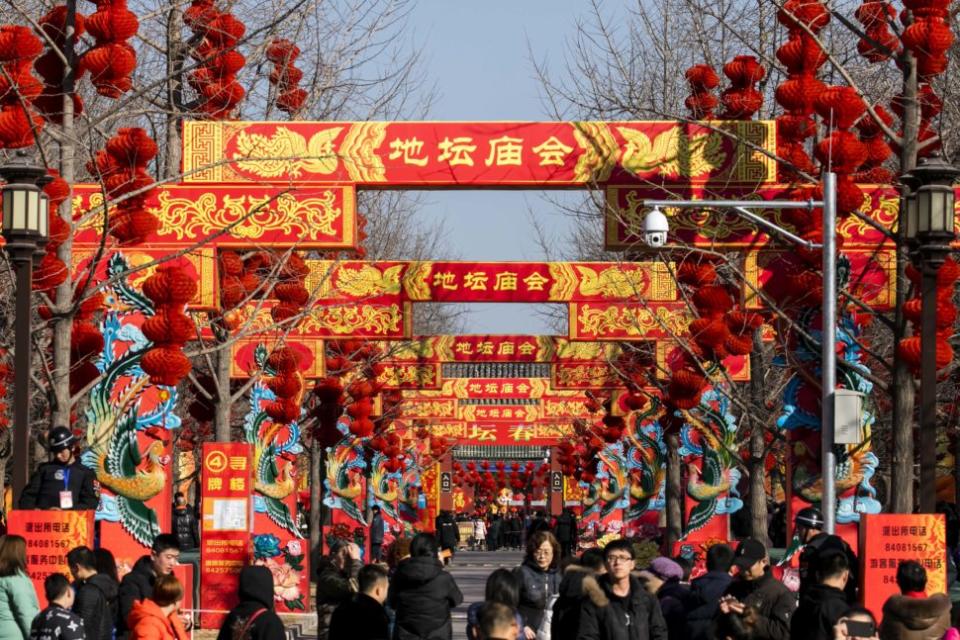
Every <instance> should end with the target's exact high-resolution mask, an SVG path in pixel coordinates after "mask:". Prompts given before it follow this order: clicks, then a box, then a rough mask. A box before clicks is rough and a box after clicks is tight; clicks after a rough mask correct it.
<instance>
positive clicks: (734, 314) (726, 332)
mask: <svg viewBox="0 0 960 640" xmlns="http://www.w3.org/2000/svg"><path fill="white" fill-rule="evenodd" d="M677 280H678V281H679V282H680V284H681V285H684V286H686V287H687V288H689V289H690V291H691V292H692V295H691V298H692V301H693V306H694V307H695V308H696V310H697V315H698V316H699V317H698V318H697V319H696V320H694V321H693V322H691V323H690V326H689V329H688V330H689V333H690V340H691V344H690V345H688V349H677V350H676V351H675V358H674V359H673V362H672V363H671V375H670V383H669V385H668V392H667V396H666V398H664V400H665V401H666V402H667V404H668V405H670V406H671V407H675V408H677V409H691V408H693V407H695V406H697V404H699V403H700V396H701V395H702V394H703V392H704V391H705V390H706V388H707V386H708V384H709V381H708V380H707V378H706V376H704V375H703V373H702V371H701V368H700V364H699V363H700V362H701V361H709V362H715V363H720V362H722V361H723V359H724V358H726V357H727V356H730V355H738V356H743V355H747V354H749V353H750V352H751V351H752V350H753V333H754V331H756V330H757V329H759V328H760V327H761V326H762V325H763V318H762V316H760V315H759V314H757V313H753V312H748V311H744V310H741V309H735V307H736V306H737V305H736V302H735V301H734V298H733V295H731V293H730V290H729V289H728V288H727V287H725V286H723V285H722V284H720V283H718V281H717V270H716V266H715V265H714V264H713V263H711V262H710V261H694V260H685V261H683V262H682V263H681V264H680V266H679V267H678V268H677Z"/></svg>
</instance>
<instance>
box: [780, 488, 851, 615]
mask: <svg viewBox="0 0 960 640" xmlns="http://www.w3.org/2000/svg"><path fill="white" fill-rule="evenodd" d="M793 524H794V529H795V530H796V533H795V534H794V535H795V536H796V537H797V539H798V540H800V542H802V543H803V549H802V550H801V551H800V595H801V596H802V595H803V594H804V593H806V591H807V589H809V588H810V587H812V586H813V585H815V584H816V583H817V577H816V575H815V572H814V567H816V566H817V557H818V556H819V555H820V554H821V553H823V554H831V553H834V552H837V551H840V552H842V553H843V554H844V555H845V556H847V566H848V567H849V569H850V579H849V580H848V581H847V586H846V587H845V588H844V590H843V591H844V593H846V596H847V602H849V603H850V604H853V603H854V602H856V601H857V568H858V567H859V563H858V562H857V554H855V553H854V552H853V549H851V548H850V545H849V544H847V542H846V540H844V539H843V538H841V537H840V536H837V535H832V534H829V533H826V532H825V531H823V514H822V513H821V512H820V510H819V509H817V508H816V507H806V508H804V509H801V510H800V511H798V512H797V516H796V517H795V518H794V520H793Z"/></svg>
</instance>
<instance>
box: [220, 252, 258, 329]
mask: <svg viewBox="0 0 960 640" xmlns="http://www.w3.org/2000/svg"><path fill="white" fill-rule="evenodd" d="M262 263H263V259H262V258H257V259H256V260H254V259H253V257H251V258H250V259H248V260H247V261H244V259H243V258H242V257H240V255H239V254H238V253H237V252H235V251H224V252H222V253H221V254H220V269H219V273H220V309H221V310H222V312H223V324H224V327H226V329H228V330H233V329H235V328H236V327H237V325H238V324H239V323H240V314H239V313H238V312H237V311H236V310H235V309H236V307H238V306H240V304H241V303H242V302H243V301H244V300H246V299H247V297H248V296H250V295H251V294H252V293H254V292H255V291H256V290H257V288H258V287H259V286H260V282H261V280H260V276H259V275H258V274H257V269H256V268H255V267H256V266H258V265H260V264H262Z"/></svg>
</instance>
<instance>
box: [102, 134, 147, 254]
mask: <svg viewBox="0 0 960 640" xmlns="http://www.w3.org/2000/svg"><path fill="white" fill-rule="evenodd" d="M156 155H157V143H156V142H154V141H153V138H151V137H150V136H148V135H147V132H146V131H144V130H143V129H141V128H140V127H129V128H123V129H120V130H119V131H117V134H116V135H115V136H113V137H112V138H110V139H109V140H107V144H106V146H105V148H103V149H101V150H100V151H98V152H97V154H96V156H95V157H94V159H93V160H92V161H91V162H88V163H87V171H89V172H90V173H91V174H92V175H93V176H94V177H95V178H98V179H99V180H101V181H102V183H103V187H104V190H105V191H106V193H107V199H108V200H119V202H117V203H116V211H115V212H114V213H113V214H111V216H110V221H109V228H110V234H111V235H112V236H113V237H115V238H116V239H117V240H118V241H119V242H120V243H121V244H124V245H133V244H140V243H141V242H143V241H144V240H146V239H147V237H148V236H150V235H151V234H153V233H154V232H155V231H156V230H157V227H158V225H159V221H158V220H157V217H156V216H155V215H153V214H152V213H150V212H149V211H148V210H147V200H148V198H149V197H150V195H151V194H152V193H153V191H154V190H153V189H152V188H150V187H151V185H153V184H154V180H153V177H152V176H151V175H150V174H149V173H148V172H147V165H148V164H149V163H150V161H151V160H153V158H154V157H155V156H156Z"/></svg>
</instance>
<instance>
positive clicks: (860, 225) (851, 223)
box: [837, 193, 900, 244]
mask: <svg viewBox="0 0 960 640" xmlns="http://www.w3.org/2000/svg"><path fill="white" fill-rule="evenodd" d="M860 212H861V213H863V214H865V215H866V217H868V218H870V219H871V220H873V221H874V222H876V223H878V224H880V225H882V226H883V227H884V228H885V229H889V230H890V231H894V230H895V228H896V226H897V225H896V223H897V217H898V215H899V213H900V198H899V196H897V195H896V194H895V193H891V194H890V196H889V197H886V198H885V197H883V196H882V195H881V196H879V197H878V198H877V206H876V207H875V208H874V207H873V198H871V197H870V194H869V193H864V194H863V204H862V205H861V206H860ZM877 234H878V232H877V230H876V229H875V228H874V227H873V226H872V225H869V224H867V223H866V222H864V221H863V220H862V219H861V218H860V217H859V216H843V217H842V219H841V221H840V225H839V226H838V227H837V235H839V236H840V237H842V238H844V239H847V240H849V239H851V238H857V237H861V238H862V237H863V236H865V235H866V236H872V235H877ZM874 244H879V243H874Z"/></svg>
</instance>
